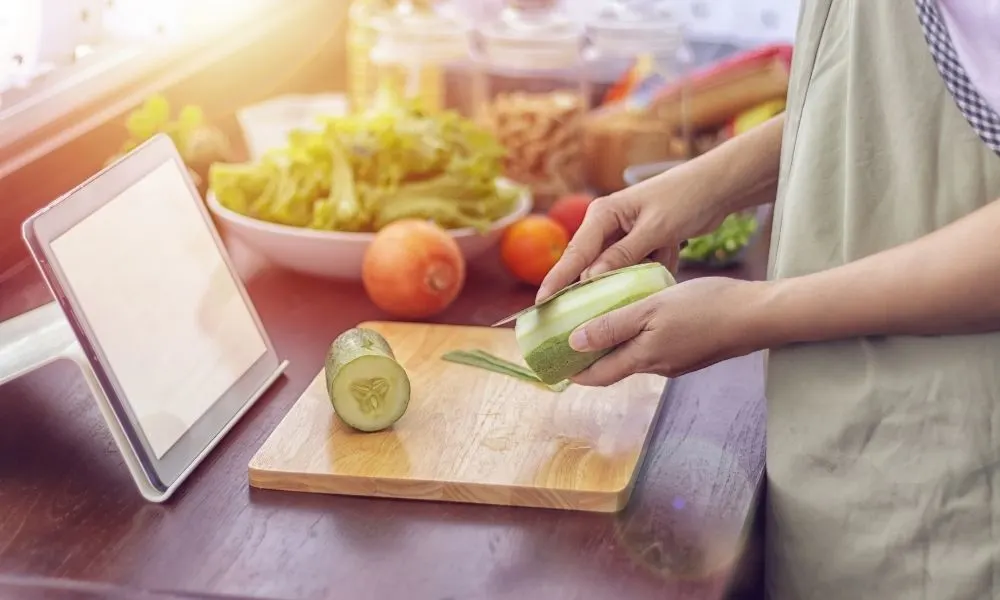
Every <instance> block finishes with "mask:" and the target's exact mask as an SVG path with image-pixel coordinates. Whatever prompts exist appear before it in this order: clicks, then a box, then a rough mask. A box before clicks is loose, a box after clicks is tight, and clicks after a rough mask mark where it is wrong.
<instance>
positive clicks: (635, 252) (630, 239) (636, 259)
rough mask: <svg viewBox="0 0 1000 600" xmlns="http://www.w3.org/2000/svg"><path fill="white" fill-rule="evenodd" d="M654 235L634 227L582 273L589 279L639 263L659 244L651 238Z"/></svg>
mask: <svg viewBox="0 0 1000 600" xmlns="http://www.w3.org/2000/svg"><path fill="white" fill-rule="evenodd" d="M652 237H653V236H651V235H648V233H647V232H646V231H644V230H642V229H640V228H638V227H637V228H635V229H633V230H632V231H631V232H630V233H629V234H628V235H626V236H625V237H623V238H622V239H621V240H619V241H617V242H615V243H614V244H611V245H610V246H608V248H607V249H606V250H605V251H604V252H602V253H601V254H600V256H598V257H597V259H596V260H595V261H594V262H593V264H591V265H590V266H589V267H588V268H586V269H584V271H583V273H582V274H581V275H582V276H583V277H584V278H585V279H587V278H590V277H594V276H596V275H600V274H601V273H607V272H608V271H614V270H615V269H620V268H622V267H628V266H631V265H635V264H639V263H640V262H642V261H643V260H645V258H646V257H647V256H648V255H649V254H650V253H652V252H653V251H654V250H656V249H657V247H658V246H659V244H657V243H656V242H654V241H653V240H651V239H650V238H652Z"/></svg>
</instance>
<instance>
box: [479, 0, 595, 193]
mask: <svg viewBox="0 0 1000 600" xmlns="http://www.w3.org/2000/svg"><path fill="white" fill-rule="evenodd" d="M474 39H475V48H476V51H475V56H476V58H477V62H478V64H479V69H478V71H479V74H478V77H477V84H476V88H477V93H476V97H477V104H478V107H477V112H476V116H477V118H479V119H480V120H481V121H482V122H483V123H484V124H485V125H486V126H487V127H489V128H490V129H491V130H492V131H493V133H494V134H495V135H496V136H497V138H498V139H499V141H500V142H501V143H502V144H503V145H504V146H505V147H506V148H507V150H508V156H507V159H506V165H505V174H506V176H507V177H509V178H510V179H512V180H514V181H517V182H518V183H521V184H523V185H526V186H527V187H528V188H530V189H531V192H532V194H533V196H534V198H535V206H536V209H538V210H546V209H547V208H548V207H549V206H550V205H551V204H552V202H554V201H555V200H556V199H557V198H558V197H559V196H561V195H563V194H568V193H573V192H578V191H581V190H582V189H583V171H582V166H583V165H582V143H583V142H582V120H583V116H584V114H585V112H586V111H587V110H588V108H589V106H590V97H589V86H588V85H587V81H586V77H584V72H583V58H582V55H581V49H582V42H583V28H582V27H581V25H580V24H579V23H578V22H577V21H575V20H574V19H572V18H571V17H570V16H569V15H567V14H565V13H563V12H561V11H560V10H559V9H558V7H557V6H556V3H554V2H548V1H545V0H508V1H507V2H506V3H505V5H504V7H503V9H502V10H501V11H500V13H499V15H498V17H497V18H496V19H493V20H491V21H489V22H487V23H485V24H483V25H482V26H480V27H479V28H477V31H476V34H475V36H474Z"/></svg>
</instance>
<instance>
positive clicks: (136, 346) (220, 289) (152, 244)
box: [51, 161, 267, 459]
mask: <svg viewBox="0 0 1000 600" xmlns="http://www.w3.org/2000/svg"><path fill="white" fill-rule="evenodd" d="M195 201H196V200H195V199H194V198H193V197H192V193H191V191H190V190H189V188H188V187H187V184H186V181H185V179H184V174H183V172H182V171H181V170H180V168H179V167H178V166H177V164H176V163H175V162H174V161H167V162H165V163H163V164H161V165H160V166H158V167H156V168H155V169H154V170H153V171H151V172H150V173H148V174H147V175H145V176H144V177H143V178H142V179H140V180H139V181H137V182H136V183H135V184H133V185H132V186H130V187H129V188H127V189H126V190H125V191H124V192H122V193H121V194H119V195H118V196H117V197H115V198H114V199H112V200H111V201H110V202H108V203H106V204H104V205H103V206H101V207H100V208H98V209H97V210H96V211H94V212H93V213H91V214H90V215H88V216H87V217H86V218H84V219H83V220H82V221H80V222H79V223H77V224H76V225H74V226H73V227H72V228H70V229H69V230H67V231H66V232H64V233H63V234H61V235H59V236H58V237H57V238H56V239H54V240H53V241H52V243H51V252H52V255H53V258H54V259H55V260H56V261H58V263H59V264H60V267H61V270H62V271H63V274H64V277H65V279H66V281H67V283H68V284H69V286H70V287H71V289H72V290H73V294H74V296H75V297H76V301H77V303H78V305H79V307H80V310H81V311H82V312H83V316H84V317H85V318H86V319H87V321H88V322H89V323H90V326H91V328H92V329H93V333H94V337H95V338H96V339H97V340H99V344H100V349H101V351H102V352H103V353H104V355H105V357H106V360H107V362H108V363H109V364H110V366H111V367H112V369H113V370H114V373H115V376H116V378H117V380H118V383H119V385H120V387H121V389H122V392H124V396H125V399H126V400H127V402H128V403H129V405H130V407H131V409H132V411H133V413H134V414H135V415H136V419H137V421H138V426H139V427H141V428H142V430H143V433H144V434H145V436H146V438H147V439H148V441H149V444H150V446H151V449H152V451H153V453H154V454H155V455H156V457H157V459H162V458H163V456H164V455H165V454H166V453H167V452H168V451H169V450H170V449H171V447H173V446H174V444H176V443H177V441H178V440H179V439H180V438H181V436H183V435H184V433H185V432H186V431H187V430H188V429H190V428H191V427H192V426H193V425H194V424H195V422H196V421H197V420H198V419H199V418H200V417H202V416H203V415H204V414H205V413H206V412H207V411H208V410H209V409H210V408H211V407H212V405H213V404H214V403H215V402H216V401H217V400H218V399H219V398H221V397H222V396H223V395H224V394H225V393H226V391H227V390H228V389H229V388H230V387H231V386H232V385H233V384H235V383H236V382H237V381H238V380H239V379H240V377H241V376H242V375H244V374H245V373H246V372H247V370H248V369H250V368H251V367H252V366H253V364H254V363H255V362H256V361H257V360H258V359H260V358H261V356H263V355H264V354H265V353H266V351H267V346H266V342H265V340H264V338H263V337H262V336H261V334H260V333H259V331H258V329H257V326H256V323H255V321H254V318H253V315H252V314H251V313H250V312H249V311H248V309H247V308H246V305H245V304H244V301H243V297H242V296H241V294H240V291H239V288H238V287H237V284H236V282H235V281H234V279H233V276H232V275H231V274H230V272H229V270H228V269H227V266H226V263H225V261H224V259H223V257H222V255H221V254H220V251H219V249H218V247H217V246H216V243H215V240H214V238H213V236H212V233H211V231H210V229H209V225H208V224H207V223H206V222H205V221H204V219H203V218H202V215H201V213H200V211H199V208H198V207H197V206H196V205H195Z"/></svg>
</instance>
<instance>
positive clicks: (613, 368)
mask: <svg viewBox="0 0 1000 600" xmlns="http://www.w3.org/2000/svg"><path fill="white" fill-rule="evenodd" d="M766 286H767V284H766V283H765V282H753V281H742V280H738V279H728V278H723V277H705V278H699V279H692V280H690V281H686V282H684V283H679V284H677V285H674V286H672V287H669V288H667V289H665V290H663V291H661V292H658V293H656V294H653V295H652V296H649V297H647V298H644V299H642V300H639V301H638V302H634V303H632V304H629V305H627V306H624V307H622V308H619V309H617V310H614V311H611V312H609V313H606V314H604V315H602V316H600V317H597V318H596V319H593V320H591V321H589V322H587V323H584V324H583V325H581V326H580V327H578V328H577V329H576V330H574V331H573V333H572V334H571V335H570V339H569V343H570V347H572V348H573V349H574V350H577V351H578V352H589V351H596V350H603V349H606V348H614V350H612V351H611V352H610V353H608V354H607V355H605V356H604V357H602V358H601V359H600V360H598V361H597V362H595V363H594V364H593V365H591V366H590V367H589V368H587V369H586V370H584V371H583V372H581V373H579V374H578V375H576V376H574V377H571V378H570V379H571V381H573V382H574V383H577V384H580V385H587V386H606V385H610V384H612V383H615V382H617V381H619V380H621V379H624V378H625V377H628V376H629V375H632V374H634V373H655V374H659V375H664V376H666V377H678V376H680V375H684V374H685V373H690V372H692V371H697V370H699V369H702V368H704V367H707V366H709V365H712V364H714V363H717V362H720V361H723V360H726V359H728V358H733V357H736V356H742V355H744V354H749V353H750V352H753V351H755V350H759V349H760V347H762V346H761V342H762V339H763V337H762V336H761V335H760V334H761V333H762V332H760V331H758V330H757V329H758V328H757V320H758V316H759V312H758V310H759V309H760V308H761V307H762V304H763V302H762V298H763V296H762V294H763V292H764V289H766ZM616 346H617V347H616Z"/></svg>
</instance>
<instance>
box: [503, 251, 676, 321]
mask: <svg viewBox="0 0 1000 600" xmlns="http://www.w3.org/2000/svg"><path fill="white" fill-rule="evenodd" d="M687 245H688V243H687V241H684V242H681V245H680V248H681V250H683V249H684V248H685V247H687ZM640 262H655V261H654V260H653V259H652V258H651V257H646V259H645V260H642V261H640ZM620 270H621V269H614V270H611V271H608V272H606V273H601V274H600V275H595V276H593V277H591V278H589V279H585V280H580V281H577V282H575V283H571V284H569V285H567V286H566V287H564V288H563V289H561V290H559V291H558V292H556V293H554V294H552V295H551V296H549V297H548V298H546V299H545V300H542V301H541V302H535V303H534V304H532V305H531V306H528V307H526V308H522V309H521V310H519V311H517V312H516V313H514V314H512V315H509V316H506V317H504V318H502V319H500V320H499V321H497V322H496V323H494V324H492V325H490V327H499V326H500V325H506V324H507V323H510V322H511V321H514V320H516V319H517V318H518V317H520V316H522V315H526V314H528V313H529V312H531V311H533V310H535V309H537V308H539V307H541V306H545V305H546V304H548V303H549V302H552V301H553V300H555V299H556V298H558V297H559V296H562V295H563V294H565V293H566V292H569V291H572V290H575V289H576V288H578V287H580V286H583V285H587V284H588V283H593V282H595V281H598V280H601V279H604V278H605V277H608V276H611V275H614V274H615V273H617V272H619V271H620Z"/></svg>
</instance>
